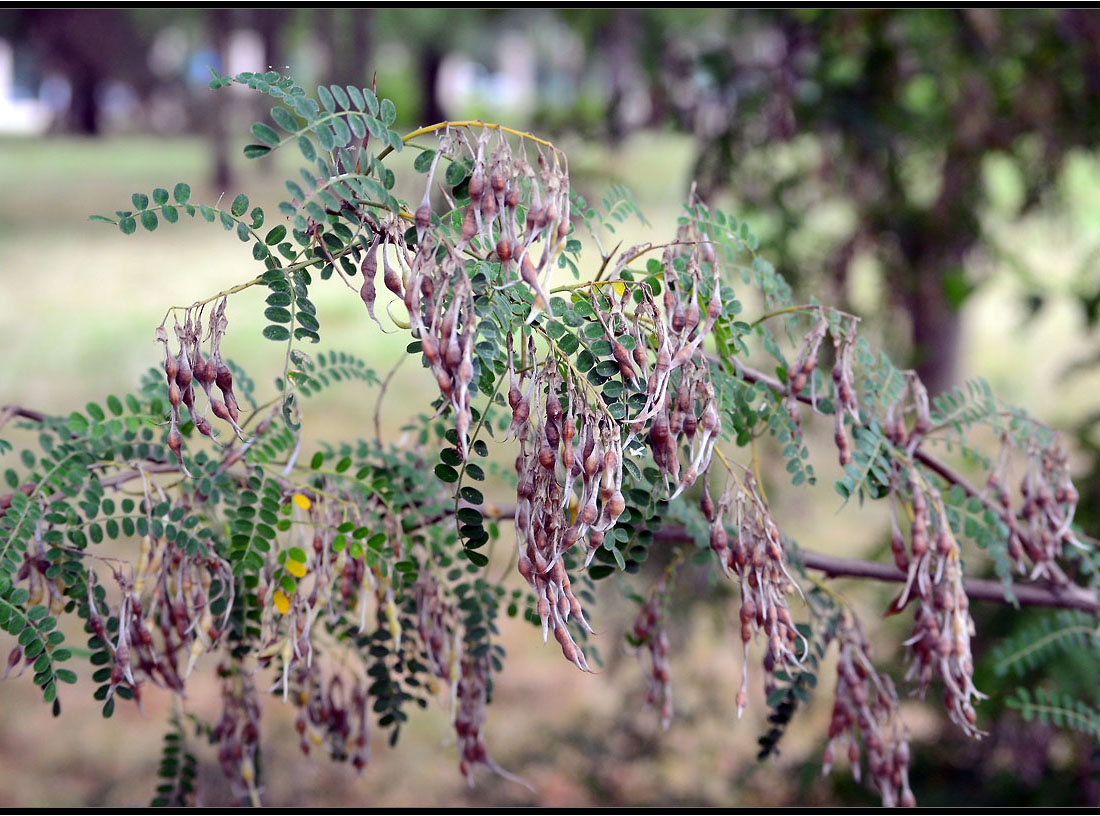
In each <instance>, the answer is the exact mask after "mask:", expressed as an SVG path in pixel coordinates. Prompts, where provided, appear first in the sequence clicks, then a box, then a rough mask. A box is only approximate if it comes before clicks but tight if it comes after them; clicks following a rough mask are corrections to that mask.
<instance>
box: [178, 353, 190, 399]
mask: <svg viewBox="0 0 1100 816" xmlns="http://www.w3.org/2000/svg"><path fill="white" fill-rule="evenodd" d="M191 377H192V372H191V363H190V362H189V361H188V359H187V355H186V354H183V353H182V352H181V353H180V357H179V367H178V369H177V370H176V382H177V383H179V387H180V388H182V389H184V390H187V387H188V386H189V385H191Z"/></svg>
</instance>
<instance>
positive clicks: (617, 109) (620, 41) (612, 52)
mask: <svg viewBox="0 0 1100 816" xmlns="http://www.w3.org/2000/svg"><path fill="white" fill-rule="evenodd" d="M641 23H642V16H641V12H640V11H639V10H638V9H631V8H617V9H614V10H613V11H612V12H611V19H610V21H609V23H608V26H607V30H606V32H605V35H604V41H605V48H606V49H607V67H608V80H609V82H610V88H609V89H608V90H609V94H608V103H607V119H606V123H607V135H608V139H609V140H610V141H611V143H612V144H613V145H615V144H619V143H620V142H621V141H622V140H623V138H624V137H625V136H626V132H627V128H628V124H627V122H626V119H625V115H624V102H625V101H626V98H627V96H628V94H629V92H630V89H631V86H632V85H633V84H634V82H636V81H637V78H638V77H640V76H641V75H642V68H641V65H640V64H639V62H638V51H637V48H636V46H635V43H636V42H637V41H638V39H639V37H640V34H641Z"/></svg>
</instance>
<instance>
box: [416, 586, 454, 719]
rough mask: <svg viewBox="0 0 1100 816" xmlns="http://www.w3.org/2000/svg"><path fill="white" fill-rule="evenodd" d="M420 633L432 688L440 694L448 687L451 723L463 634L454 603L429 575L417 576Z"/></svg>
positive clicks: (417, 606)
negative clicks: (457, 622) (456, 621)
mask: <svg viewBox="0 0 1100 816" xmlns="http://www.w3.org/2000/svg"><path fill="white" fill-rule="evenodd" d="M414 596H415V599H416V616H417V634H418V635H419V636H420V642H421V644H422V645H423V647H424V655H425V658H426V660H427V664H428V670H429V671H430V672H431V675H432V678H431V680H430V681H429V684H428V685H429V689H430V690H431V691H432V693H433V694H438V693H439V692H441V691H442V690H443V688H446V689H447V690H448V694H449V700H450V706H451V721H452V722H454V719H455V716H456V715H457V713H458V680H459V675H460V672H461V669H462V654H463V647H462V635H461V629H460V628H459V627H458V626H457V625H456V623H455V609H454V604H453V603H451V602H450V601H449V600H448V599H447V598H446V597H444V594H443V592H442V587H441V586H440V584H439V582H438V581H437V580H436V579H435V578H434V577H433V576H432V575H430V574H429V573H427V572H426V571H425V572H422V573H420V575H419V576H418V577H417V582H416V587H415V590H414Z"/></svg>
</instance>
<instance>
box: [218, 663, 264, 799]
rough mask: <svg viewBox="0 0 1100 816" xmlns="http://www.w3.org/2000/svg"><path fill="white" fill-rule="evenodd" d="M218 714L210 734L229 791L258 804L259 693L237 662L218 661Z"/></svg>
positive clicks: (237, 796)
mask: <svg viewBox="0 0 1100 816" xmlns="http://www.w3.org/2000/svg"><path fill="white" fill-rule="evenodd" d="M218 675H219V676H220V677H221V700H222V715H221V717H220V718H219V719H218V722H217V723H216V724H215V725H214V729H213V733H212V736H213V738H214V741H216V742H217V744H218V763H219V764H220V765H221V769H222V773H223V774H225V778H226V779H228V780H229V785H230V788H231V789H232V791H233V795H234V796H235V797H236V798H237V800H238V801H241V802H249V803H251V804H252V805H253V806H254V807H258V806H259V802H260V794H259V780H258V779H257V776H256V773H257V763H256V760H257V758H258V754H259V747H260V715H261V710H260V695H259V694H258V693H257V691H256V685H255V683H254V682H253V680H252V677H251V675H249V674H247V673H246V672H245V671H243V669H242V668H241V666H240V664H233V665H230V664H228V663H222V664H221V665H220V666H219V667H218Z"/></svg>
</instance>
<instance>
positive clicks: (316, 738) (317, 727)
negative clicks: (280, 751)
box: [291, 663, 370, 773]
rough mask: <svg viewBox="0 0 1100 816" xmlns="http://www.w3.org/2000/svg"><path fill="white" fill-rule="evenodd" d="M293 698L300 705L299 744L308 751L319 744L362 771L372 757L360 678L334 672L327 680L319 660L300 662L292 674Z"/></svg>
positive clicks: (321, 747) (297, 726)
mask: <svg viewBox="0 0 1100 816" xmlns="http://www.w3.org/2000/svg"><path fill="white" fill-rule="evenodd" d="M292 682H293V692H292V695H291V699H292V700H293V701H294V705H295V706H296V707H297V709H298V715H297V717H296V718H295V720H294V729H295V730H296V731H297V732H298V746H299V747H300V748H301V750H302V753H303V754H306V755H309V753H310V752H311V751H312V749H313V748H320V749H322V750H324V751H325V753H327V754H328V755H329V756H331V757H332V758H333V759H334V760H335V761H337V762H350V763H351V765H352V767H354V768H355V770H356V771H359V772H360V773H362V771H363V769H364V768H365V767H366V766H367V763H368V762H369V761H370V718H369V717H368V711H369V709H368V706H367V691H366V687H365V685H364V684H363V683H362V682H361V681H359V680H352V681H350V682H349V681H345V679H344V678H343V677H342V676H341V675H339V674H335V673H334V674H333V675H332V676H331V677H330V678H329V679H328V682H327V683H326V682H325V678H324V676H323V675H322V672H321V669H320V667H319V666H318V664H317V663H313V664H311V665H309V666H304V665H300V666H299V667H298V668H297V669H296V670H295V672H294V675H293V680H292Z"/></svg>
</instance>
